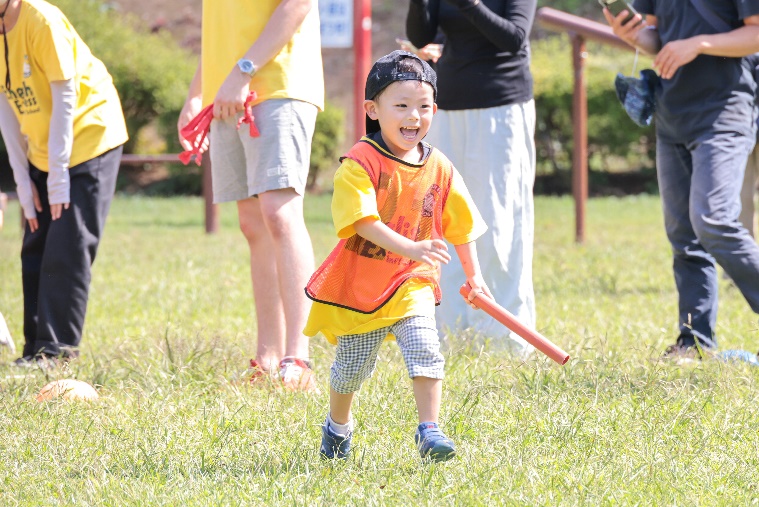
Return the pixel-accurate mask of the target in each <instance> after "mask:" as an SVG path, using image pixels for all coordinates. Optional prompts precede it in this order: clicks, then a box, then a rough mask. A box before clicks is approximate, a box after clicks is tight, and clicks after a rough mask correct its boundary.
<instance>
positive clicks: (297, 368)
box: [279, 356, 319, 394]
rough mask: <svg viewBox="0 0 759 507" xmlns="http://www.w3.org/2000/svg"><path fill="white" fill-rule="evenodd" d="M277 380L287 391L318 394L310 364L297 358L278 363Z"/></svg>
mask: <svg viewBox="0 0 759 507" xmlns="http://www.w3.org/2000/svg"><path fill="white" fill-rule="evenodd" d="M279 378H280V379H281V380H282V384H283V385H284V387H285V390H287V391H303V392H307V393H317V394H318V393H319V389H318V388H317V387H316V382H315V381H314V371H313V370H312V369H311V363H310V362H309V361H306V360H305V359H300V358H297V357H291V356H288V357H285V358H283V359H282V361H280V362H279Z"/></svg>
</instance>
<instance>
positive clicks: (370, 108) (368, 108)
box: [364, 100, 377, 120]
mask: <svg viewBox="0 0 759 507" xmlns="http://www.w3.org/2000/svg"><path fill="white" fill-rule="evenodd" d="M364 111H365V112H366V115H367V116H368V117H369V118H371V119H372V120H376V119H377V103H376V102H374V101H373V100H365V101H364Z"/></svg>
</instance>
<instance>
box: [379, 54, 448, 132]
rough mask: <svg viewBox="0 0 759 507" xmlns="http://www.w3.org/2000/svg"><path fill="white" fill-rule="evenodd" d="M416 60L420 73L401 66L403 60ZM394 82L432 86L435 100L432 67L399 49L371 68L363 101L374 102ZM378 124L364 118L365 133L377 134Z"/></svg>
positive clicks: (410, 67)
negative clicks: (419, 82)
mask: <svg viewBox="0 0 759 507" xmlns="http://www.w3.org/2000/svg"><path fill="white" fill-rule="evenodd" d="M409 59H410V60H416V61H417V62H419V64H420V67H421V71H418V70H414V67H417V66H415V65H413V66H408V65H405V66H401V65H400V64H401V62H403V61H404V60H409ZM396 81H422V82H423V83H429V84H430V86H432V92H433V98H435V99H437V75H436V74H435V71H434V70H432V67H430V65H429V64H428V63H427V62H425V61H424V60H422V59H421V58H419V57H418V56H416V55H415V54H414V53H409V52H408V51H401V50H400V49H398V50H395V51H393V52H392V53H390V54H388V55H385V56H383V57H382V58H380V59H379V60H377V61H376V62H374V65H373V66H372V70H371V71H369V76H368V77H367V78H366V88H365V89H364V99H365V100H374V98H375V97H376V96H377V95H379V93H380V92H381V91H382V90H384V89H385V88H387V87H388V86H389V85H391V84H392V83H395V82H396ZM379 130H380V124H379V122H378V121H377V120H372V119H371V118H369V116H368V115H367V116H366V133H367V135H368V134H373V133H374V132H379Z"/></svg>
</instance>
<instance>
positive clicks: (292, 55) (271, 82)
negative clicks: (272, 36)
mask: <svg viewBox="0 0 759 507" xmlns="http://www.w3.org/2000/svg"><path fill="white" fill-rule="evenodd" d="M280 3H281V0H257V1H255V2H251V1H250V0H203V29H202V37H203V44H202V50H201V88H202V91H203V105H204V106H207V105H209V104H211V103H212V102H213V100H214V98H215V97H216V94H217V93H218V91H219V88H220V87H221V84H222V83H223V82H224V80H225V79H226V77H227V76H228V75H229V73H230V72H231V71H232V70H233V69H234V68H235V65H237V61H238V60H239V59H240V58H242V57H243V56H244V55H245V53H246V52H247V51H248V49H250V46H252V45H253V43H254V42H255V41H256V40H257V39H258V37H259V36H260V35H261V32H262V31H263V29H264V27H265V26H266V24H267V23H268V21H269V19H270V18H271V16H272V14H273V13H274V10H275V9H276V8H277V7H278V6H279V4H280ZM319 28H320V26H319V9H318V8H317V6H316V2H314V3H313V8H312V9H311V11H310V12H309V13H308V14H307V15H306V18H305V19H304V20H303V23H302V24H301V26H300V27H299V28H298V30H297V31H296V33H295V35H294V36H293V37H292V39H290V41H289V42H288V43H287V44H286V45H285V47H283V48H282V50H281V51H280V52H279V53H278V54H277V55H276V56H275V57H274V58H273V59H272V60H271V61H269V62H267V63H266V64H264V65H262V64H261V62H253V63H255V64H256V65H258V66H259V68H258V70H257V71H256V73H255V74H254V75H253V78H252V79H251V81H250V89H251V90H252V91H255V92H256V94H257V95H258V99H257V100H256V102H255V103H254V104H257V103H259V102H263V101H264V100H269V99H295V100H301V101H304V102H309V103H311V104H313V105H315V106H316V107H318V108H319V110H323V109H324V72H323V70H322V53H321V36H320V34H319Z"/></svg>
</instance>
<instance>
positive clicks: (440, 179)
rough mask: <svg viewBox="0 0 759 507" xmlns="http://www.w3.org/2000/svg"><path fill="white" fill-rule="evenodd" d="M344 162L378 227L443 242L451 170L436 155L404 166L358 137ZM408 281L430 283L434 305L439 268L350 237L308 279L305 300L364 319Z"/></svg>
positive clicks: (372, 142)
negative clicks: (362, 184)
mask: <svg viewBox="0 0 759 507" xmlns="http://www.w3.org/2000/svg"><path fill="white" fill-rule="evenodd" d="M344 158H350V159H352V160H354V161H356V162H357V163H358V164H359V165H361V167H363V168H364V170H366V172H367V173H368V174H369V178H370V179H371V181H372V185H373V186H374V190H375V193H376V195H377V209H378V210H379V215H380V220H382V223H384V224H385V225H387V226H388V227H390V228H391V229H393V230H394V231H395V232H397V233H398V234H401V235H403V236H406V237H407V238H409V239H412V240H414V241H421V240H425V239H441V238H442V237H443V207H444V206H445V201H446V199H447V198H448V192H449V190H450V188H451V180H452V178H453V167H452V165H451V162H450V161H449V160H448V159H447V158H446V157H445V156H444V155H443V154H442V153H440V152H439V151H437V150H435V149H433V150H432V151H431V153H430V155H429V157H428V158H427V160H426V161H424V162H423V163H422V164H409V163H408V162H404V161H402V160H400V159H398V158H396V157H394V156H393V155H392V154H390V153H388V152H387V151H385V150H383V149H382V148H381V147H380V146H378V145H377V144H376V143H375V142H374V141H372V140H371V139H368V138H362V139H361V141H359V142H358V143H356V144H355V145H354V146H353V148H351V149H350V151H349V152H348V154H347V155H346V156H345V157H344ZM341 160H342V159H341ZM411 278H415V279H420V280H425V281H428V282H430V283H431V284H433V286H434V290H435V302H436V303H439V302H440V296H441V293H440V285H439V281H440V267H439V266H438V267H437V268H433V267H432V266H429V265H428V264H424V263H422V262H416V261H413V260H411V259H408V258H406V257H402V256H400V255H398V254H395V253H393V252H389V251H387V250H385V249H384V248H382V247H379V246H377V245H375V244H374V243H372V242H371V241H369V240H366V239H364V238H362V237H360V236H359V235H357V234H354V235H353V236H351V237H350V238H348V239H343V240H341V241H340V242H339V243H338V244H337V246H336V247H335V249H334V250H332V253H330V254H329V257H327V259H326V260H325V261H324V262H323V263H322V265H321V266H319V269H317V270H316V272H315V273H314V274H313V275H312V276H311V279H310V280H309V282H308V285H307V286H306V295H307V296H308V297H309V298H311V299H313V300H314V301H318V302H320V303H326V304H330V305H335V306H340V307H342V308H347V309H349V310H354V311H356V312H360V313H367V314H368V313H374V312H376V311H377V310H379V309H380V308H381V307H382V306H383V305H384V304H385V303H387V302H388V301H389V300H390V298H392V297H393V295H394V294H395V292H396V291H397V290H398V287H400V286H401V284H402V283H403V282H405V281H406V280H409V279H411Z"/></svg>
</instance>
